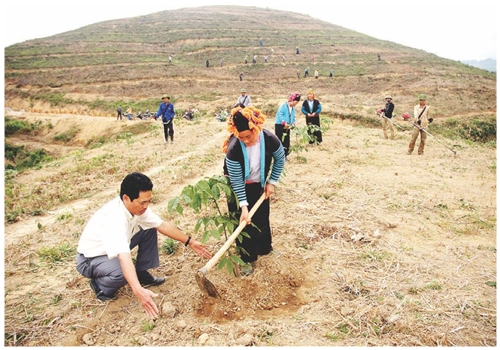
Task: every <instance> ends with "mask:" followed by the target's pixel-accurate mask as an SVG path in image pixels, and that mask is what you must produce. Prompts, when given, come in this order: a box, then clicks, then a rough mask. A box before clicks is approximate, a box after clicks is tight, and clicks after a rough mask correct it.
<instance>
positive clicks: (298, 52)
mask: <svg viewBox="0 0 500 350" xmlns="http://www.w3.org/2000/svg"><path fill="white" fill-rule="evenodd" d="M295 54H296V55H299V54H300V51H299V47H298V46H297V47H296V48H295Z"/></svg>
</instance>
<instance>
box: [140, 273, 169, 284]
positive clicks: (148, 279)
mask: <svg viewBox="0 0 500 350" xmlns="http://www.w3.org/2000/svg"><path fill="white" fill-rule="evenodd" d="M137 277H138V278H139V282H140V283H141V284H142V286H143V287H146V286H159V285H160V284H162V283H164V282H165V277H156V276H153V275H152V274H150V273H149V272H148V271H137Z"/></svg>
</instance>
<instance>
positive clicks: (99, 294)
mask: <svg viewBox="0 0 500 350" xmlns="http://www.w3.org/2000/svg"><path fill="white" fill-rule="evenodd" d="M90 288H92V290H93V291H94V293H95V296H96V297H97V299H99V300H100V301H108V300H115V299H116V296H114V295H112V296H109V295H106V294H104V292H103V291H102V290H101V288H99V285H98V284H97V282H96V281H95V280H94V279H93V278H92V279H91V280H90Z"/></svg>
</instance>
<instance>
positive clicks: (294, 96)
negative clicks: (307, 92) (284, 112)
mask: <svg viewBox="0 0 500 350" xmlns="http://www.w3.org/2000/svg"><path fill="white" fill-rule="evenodd" d="M292 101H300V94H299V93H298V92H294V93H293V94H291V95H290V97H288V102H292Z"/></svg>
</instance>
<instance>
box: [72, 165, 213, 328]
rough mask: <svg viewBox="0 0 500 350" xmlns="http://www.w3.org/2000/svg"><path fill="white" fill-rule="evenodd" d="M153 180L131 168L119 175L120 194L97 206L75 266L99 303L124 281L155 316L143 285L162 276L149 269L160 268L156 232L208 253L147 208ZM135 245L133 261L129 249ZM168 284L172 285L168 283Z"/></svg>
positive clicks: (159, 281) (155, 282)
mask: <svg viewBox="0 0 500 350" xmlns="http://www.w3.org/2000/svg"><path fill="white" fill-rule="evenodd" d="M152 189H153V183H152V181H151V179H149V177H147V176H146V175H144V174H142V173H139V172H134V173H130V174H128V175H127V176H125V178H124V179H123V181H122V183H121V185H120V195H119V196H117V197H115V198H114V199H112V200H111V201H109V202H108V203H107V204H105V205H104V206H102V207H101V208H100V209H99V210H97V211H96V212H95V213H94V214H93V215H92V217H91V218H90V220H89V221H88V222H87V224H86V226H85V228H84V229H83V232H82V234H81V236H80V240H79V242H78V248H77V252H78V254H77V256H76V270H77V271H78V272H79V273H81V274H82V275H83V276H85V277H87V278H90V287H91V289H92V290H93V291H94V293H95V296H96V297H97V299H99V300H100V301H103V302H104V301H107V300H114V299H116V295H115V293H116V292H117V291H118V290H119V289H120V288H121V287H123V286H124V285H126V284H128V285H129V286H130V288H131V289H132V293H133V294H134V295H135V296H136V297H137V299H138V300H139V303H140V304H141V306H142V307H143V308H144V310H145V312H146V314H147V315H148V316H149V317H151V318H157V317H158V315H159V314H160V312H159V310H158V307H157V306H156V304H155V302H154V301H153V298H154V297H156V296H158V295H157V294H156V293H154V292H152V291H151V290H149V289H146V288H145V287H147V286H158V285H160V284H162V283H164V282H165V278H164V277H155V276H153V275H151V273H149V271H148V270H149V269H154V268H157V267H158V266H160V257H159V254H158V232H160V233H161V234H162V235H165V236H167V237H170V238H172V239H174V240H176V241H179V242H181V243H182V244H184V245H185V246H186V247H187V246H189V247H191V249H193V250H194V251H195V252H196V254H198V255H199V256H200V257H202V258H206V259H207V258H210V257H211V254H210V252H209V251H208V250H207V248H206V247H205V246H204V245H203V244H202V243H201V242H199V241H197V240H195V239H192V238H191V237H190V236H187V235H185V234H184V233H182V232H181V231H180V230H179V229H177V228H176V227H175V226H174V225H172V224H171V223H169V222H167V221H163V220H162V219H161V218H160V217H159V216H158V215H156V214H155V213H154V212H153V211H152V210H151V209H150V208H149V204H150V203H151V198H152ZM135 247H138V250H137V256H136V258H135V262H134V260H133V259H132V255H131V250H132V249H133V248H135ZM170 288H174V286H171V287H170Z"/></svg>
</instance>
